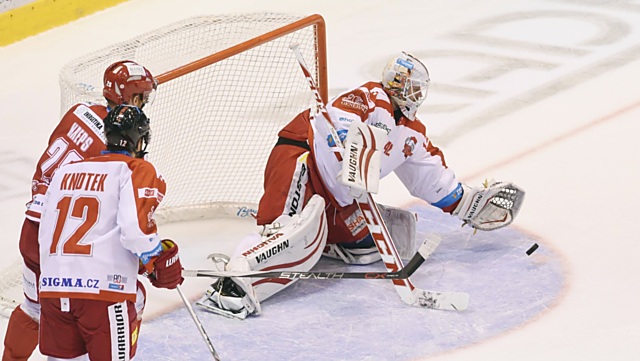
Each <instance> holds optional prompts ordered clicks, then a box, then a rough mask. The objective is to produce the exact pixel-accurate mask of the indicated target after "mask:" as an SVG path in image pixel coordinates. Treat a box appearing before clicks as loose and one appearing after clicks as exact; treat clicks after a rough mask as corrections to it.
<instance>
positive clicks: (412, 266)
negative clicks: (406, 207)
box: [182, 235, 441, 280]
mask: <svg viewBox="0 0 640 361" xmlns="http://www.w3.org/2000/svg"><path fill="white" fill-rule="evenodd" d="M440 240H441V238H440V237H439V236H436V235H430V236H429V237H427V239H425V241H424V242H423V243H422V245H421V246H420V248H419V249H418V252H416V254H415V255H413V257H411V260H410V261H409V263H407V265H406V266H405V267H404V268H402V269H399V270H398V271H396V272H322V271H318V272H302V271H248V272H226V271H215V270H183V271H182V276H183V277H252V278H256V277H259V278H285V279H303V280H307V279H315V280H328V279H368V280H377V279H405V278H407V277H409V276H411V275H412V274H413V273H414V272H415V271H416V270H417V269H418V268H419V267H420V265H421V264H422V263H423V262H424V261H425V260H426V259H427V258H429V256H430V255H431V253H433V251H435V250H436V248H438V246H439V245H440Z"/></svg>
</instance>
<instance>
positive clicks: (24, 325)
mask: <svg viewBox="0 0 640 361" xmlns="http://www.w3.org/2000/svg"><path fill="white" fill-rule="evenodd" d="M103 86H104V87H103V95H104V98H105V101H106V103H107V106H104V105H100V104H91V103H79V104H75V105H74V106H72V107H71V108H70V109H69V110H68V111H67V112H66V113H65V115H64V116H63V118H62V119H61V120H60V122H59V123H58V124H57V125H56V128H55V129H54V130H53V132H52V133H51V136H50V137H49V143H48V144H47V147H46V149H45V150H44V151H43V152H42V155H41V157H40V159H39V160H38V164H37V165H36V169H35V172H34V174H33V178H32V181H31V197H32V198H31V200H30V202H29V203H27V211H26V216H25V219H24V223H23V225H22V230H21V232H20V242H19V245H20V254H21V255H22V258H23V261H24V268H23V284H24V294H25V299H24V301H23V302H22V304H21V305H19V306H18V307H16V309H15V310H14V311H13V313H12V314H11V317H10V319H9V324H8V326H7V332H6V334H5V338H4V352H3V354H2V361H8V360H12V361H26V360H28V359H29V357H30V356H31V354H32V353H33V350H34V349H35V348H36V346H37V345H38V320H39V318H40V304H39V298H38V288H37V285H38V282H39V278H40V259H39V253H38V228H39V225H40V213H41V212H42V206H43V197H44V195H45V193H46V191H47V187H48V186H49V181H50V180H51V177H52V175H53V172H54V171H55V170H56V169H58V168H59V167H61V166H62V165H64V164H67V163H69V162H72V161H78V160H82V159H85V158H89V157H92V156H96V155H99V154H100V152H101V151H103V150H105V149H106V148H105V139H104V131H103V128H104V127H103V124H102V119H103V118H104V117H105V116H106V115H107V113H108V112H109V110H110V109H113V108H114V107H116V106H117V105H119V104H129V105H135V106H137V107H140V108H142V107H144V106H145V104H147V103H148V102H151V100H153V96H154V93H155V90H156V87H157V81H156V79H155V78H154V77H153V75H152V74H151V72H150V71H149V70H148V69H146V68H145V67H144V66H142V65H140V64H138V63H135V62H133V61H130V60H122V61H117V62H115V63H113V64H111V65H109V66H108V67H107V68H106V69H105V72H104V76H103Z"/></svg>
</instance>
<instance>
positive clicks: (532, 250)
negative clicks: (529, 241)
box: [527, 243, 538, 256]
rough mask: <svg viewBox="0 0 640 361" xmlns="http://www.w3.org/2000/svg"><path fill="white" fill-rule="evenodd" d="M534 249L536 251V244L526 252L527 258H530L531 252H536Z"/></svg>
mask: <svg viewBox="0 0 640 361" xmlns="http://www.w3.org/2000/svg"><path fill="white" fill-rule="evenodd" d="M536 249H538V244H537V243H534V244H533V246H531V247H530V248H529V249H528V250H527V256H531V254H532V253H533V252H535V251H536Z"/></svg>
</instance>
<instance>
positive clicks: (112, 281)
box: [107, 274, 127, 291]
mask: <svg viewBox="0 0 640 361" xmlns="http://www.w3.org/2000/svg"><path fill="white" fill-rule="evenodd" d="M107 281H108V282H109V284H108V285H107V287H108V288H109V289H111V290H118V291H122V290H124V284H125V283H127V277H125V276H123V275H118V274H114V275H107Z"/></svg>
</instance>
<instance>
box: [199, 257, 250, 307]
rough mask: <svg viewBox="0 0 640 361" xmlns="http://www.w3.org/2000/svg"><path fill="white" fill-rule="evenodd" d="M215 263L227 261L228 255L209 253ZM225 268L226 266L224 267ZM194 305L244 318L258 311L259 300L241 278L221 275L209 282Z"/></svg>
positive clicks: (225, 262) (248, 284) (226, 262)
mask: <svg viewBox="0 0 640 361" xmlns="http://www.w3.org/2000/svg"><path fill="white" fill-rule="evenodd" d="M208 258H210V259H212V260H213V262H214V263H216V264H217V265H219V264H221V263H224V264H228V263H229V257H228V256H226V255H221V254H212V255H209V257H208ZM225 268H226V267H225ZM196 305H198V306H200V307H202V308H204V309H206V310H208V311H211V312H213V313H216V314H218V315H221V316H225V317H229V318H235V319H240V320H244V319H245V318H247V316H248V315H251V314H256V315H257V314H259V313H260V302H259V301H258V299H257V298H256V295H255V292H254V290H253V286H251V284H250V283H248V282H245V281H244V280H243V279H241V278H236V277H221V278H218V280H217V281H216V282H214V283H213V284H211V286H210V287H209V289H207V291H206V292H205V294H204V296H203V297H202V298H201V299H200V300H198V301H197V302H196Z"/></svg>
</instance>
